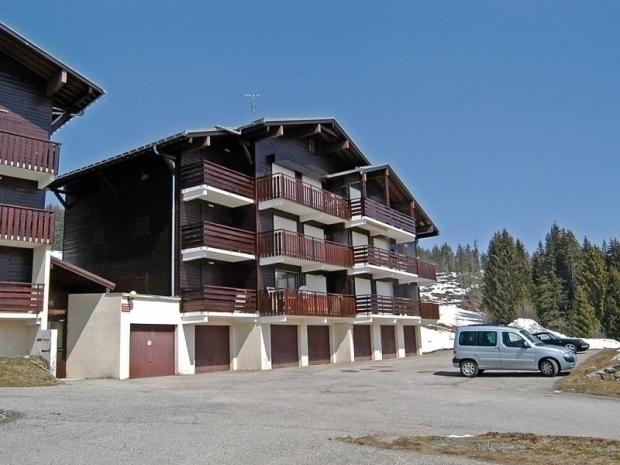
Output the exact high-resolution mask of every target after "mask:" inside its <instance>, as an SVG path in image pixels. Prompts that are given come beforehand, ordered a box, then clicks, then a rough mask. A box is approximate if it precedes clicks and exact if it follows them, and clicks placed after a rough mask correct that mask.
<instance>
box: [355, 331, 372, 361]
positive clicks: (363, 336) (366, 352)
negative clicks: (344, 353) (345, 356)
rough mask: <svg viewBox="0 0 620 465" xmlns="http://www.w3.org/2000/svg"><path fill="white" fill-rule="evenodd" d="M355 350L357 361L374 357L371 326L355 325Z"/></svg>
mask: <svg viewBox="0 0 620 465" xmlns="http://www.w3.org/2000/svg"><path fill="white" fill-rule="evenodd" d="M353 350H354V351H355V361H356V362H361V361H364V360H370V359H372V352H371V349H370V326H353Z"/></svg>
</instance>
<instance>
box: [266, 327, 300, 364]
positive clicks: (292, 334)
mask: <svg viewBox="0 0 620 465" xmlns="http://www.w3.org/2000/svg"><path fill="white" fill-rule="evenodd" d="M290 366H295V367H296V366H299V351H298V350H297V326H293V325H271V367H272V368H280V367H290Z"/></svg>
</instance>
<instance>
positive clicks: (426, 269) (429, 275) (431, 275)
mask: <svg viewBox="0 0 620 465" xmlns="http://www.w3.org/2000/svg"><path fill="white" fill-rule="evenodd" d="M418 276H419V277H420V278H426V279H431V280H433V281H437V269H436V267H435V265H434V264H432V263H428V262H425V261H422V260H418Z"/></svg>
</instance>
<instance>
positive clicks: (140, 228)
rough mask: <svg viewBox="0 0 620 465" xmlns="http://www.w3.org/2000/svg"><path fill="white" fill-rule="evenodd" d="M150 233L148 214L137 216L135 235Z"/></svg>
mask: <svg viewBox="0 0 620 465" xmlns="http://www.w3.org/2000/svg"><path fill="white" fill-rule="evenodd" d="M150 233H151V232H150V230H149V217H148V215H146V216H139V217H137V218H136V224H135V226H134V236H147V235H149V234H150Z"/></svg>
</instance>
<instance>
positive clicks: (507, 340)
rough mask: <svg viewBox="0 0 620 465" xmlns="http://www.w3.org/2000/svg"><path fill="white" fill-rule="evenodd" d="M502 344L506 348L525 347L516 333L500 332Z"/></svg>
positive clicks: (522, 340)
mask: <svg viewBox="0 0 620 465" xmlns="http://www.w3.org/2000/svg"><path fill="white" fill-rule="evenodd" d="M502 342H503V343H504V345H505V346H506V347H515V348H518V349H523V348H524V347H525V339H523V338H522V337H521V336H519V335H518V334H517V333H509V332H506V331H504V332H502Z"/></svg>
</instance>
